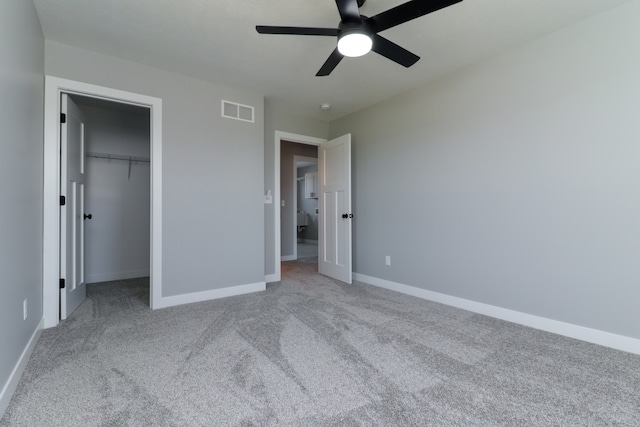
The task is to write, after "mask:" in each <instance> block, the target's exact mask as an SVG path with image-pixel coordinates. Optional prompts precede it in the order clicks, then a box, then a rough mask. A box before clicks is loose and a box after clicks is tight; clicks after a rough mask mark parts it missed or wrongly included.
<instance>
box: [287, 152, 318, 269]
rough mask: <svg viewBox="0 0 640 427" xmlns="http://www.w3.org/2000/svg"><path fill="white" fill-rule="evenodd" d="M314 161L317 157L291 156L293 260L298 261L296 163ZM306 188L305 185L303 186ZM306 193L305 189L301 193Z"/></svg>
mask: <svg viewBox="0 0 640 427" xmlns="http://www.w3.org/2000/svg"><path fill="white" fill-rule="evenodd" d="M311 161H315V162H316V165H317V164H318V158H317V157H308V156H298V155H294V156H293V203H292V204H291V207H292V208H293V230H294V231H293V259H294V260H296V259H298V221H297V220H298V162H311ZM305 186H306V184H305ZM304 192H306V187H305V190H304V191H303V193H304Z"/></svg>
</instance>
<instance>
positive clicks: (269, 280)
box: [264, 274, 280, 283]
mask: <svg viewBox="0 0 640 427" xmlns="http://www.w3.org/2000/svg"><path fill="white" fill-rule="evenodd" d="M264 281H265V282H267V283H273V282H279V281H280V275H279V274H267V275H266V276H264Z"/></svg>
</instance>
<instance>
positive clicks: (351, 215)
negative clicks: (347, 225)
mask: <svg viewBox="0 0 640 427" xmlns="http://www.w3.org/2000/svg"><path fill="white" fill-rule="evenodd" d="M342 218H344V219H347V218H353V214H342Z"/></svg>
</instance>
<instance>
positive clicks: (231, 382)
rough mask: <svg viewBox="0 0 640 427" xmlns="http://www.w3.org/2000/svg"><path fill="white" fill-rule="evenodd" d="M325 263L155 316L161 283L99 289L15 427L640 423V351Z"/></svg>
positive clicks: (19, 407)
mask: <svg viewBox="0 0 640 427" xmlns="http://www.w3.org/2000/svg"><path fill="white" fill-rule="evenodd" d="M314 267H315V265H314V264H313V263H304V262H298V263H285V264H284V265H283V277H284V280H283V281H282V283H279V284H274V285H270V286H268V288H267V291H266V292H263V293H257V294H251V295H245V296H238V297H232V298H226V299H222V300H216V301H211V302H205V303H198V304H191V305H186V306H181V307H173V308H168V309H163V310H156V311H153V312H152V311H150V310H149V309H148V306H147V303H146V301H147V299H148V285H147V283H146V282H143V281H124V282H112V283H109V284H100V285H93V286H89V287H88V300H87V301H86V302H85V303H84V304H83V305H82V306H81V307H80V308H79V309H78V310H77V312H76V313H74V314H73V315H72V316H71V317H70V318H69V319H68V320H67V321H65V322H64V323H62V325H61V326H59V327H57V328H54V329H49V330H46V331H44V332H43V334H42V337H41V339H40V342H39V343H38V345H37V347H36V349H35V352H34V354H33V357H32V358H31V361H30V362H29V364H28V366H27V369H26V371H25V373H24V376H23V379H22V381H21V382H20V384H19V386H18V389H17V392H16V394H15V396H14V398H13V400H12V402H11V404H10V406H9V409H8V410H7V412H6V414H5V416H4V418H2V420H1V421H0V425H1V426H127V425H129V426H145V425H147V426H212V425H243V426H249V425H349V426H351V425H381V426H391V425H452V426H467V425H483V426H484V425H505V426H517V425H527V426H530V425H592V426H605V425H627V426H638V425H640V357H639V356H635V355H631V354H627V353H624V352H619V351H615V350H611V349H607V348H603V347H599V346H596V345H592V344H587V343H584V342H580V341H576V340H572V339H568V338H563V337H560V336H557V335H553V334H548V333H544V332H540V331H537V330H534V329H529V328H526V327H522V326H518V325H514V324H511V323H508V322H503V321H499V320H495V319H492V318H489V317H485V316H480V315H476V314H473V313H469V312H466V311H462V310H458V309H454V308H450V307H447V306H444V305H439V304H436V303H431V302H428V301H424V300H420V299H416V298H412V297H408V296H404V295H401V294H397V293H393V292H390V291H386V290H383V289H377V288H373V287H368V286H365V285H358V284H355V285H343V284H340V283H337V282H335V281H332V280H330V279H327V278H325V277H322V276H320V275H318V274H317V273H314V272H313V268H314Z"/></svg>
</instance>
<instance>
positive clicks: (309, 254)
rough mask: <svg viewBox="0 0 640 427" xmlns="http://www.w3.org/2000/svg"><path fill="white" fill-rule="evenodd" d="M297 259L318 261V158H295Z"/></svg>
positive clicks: (294, 189)
mask: <svg viewBox="0 0 640 427" xmlns="http://www.w3.org/2000/svg"><path fill="white" fill-rule="evenodd" d="M293 163H294V164H293V170H294V171H295V176H296V179H295V181H294V188H293V194H294V196H295V197H294V204H293V212H295V216H294V218H295V219H296V221H295V224H294V228H295V237H296V241H295V244H294V249H295V251H294V256H295V257H296V258H295V259H299V260H304V261H306V262H313V261H316V262H317V260H318V158H317V157H306V156H295V155H294V156H293Z"/></svg>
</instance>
